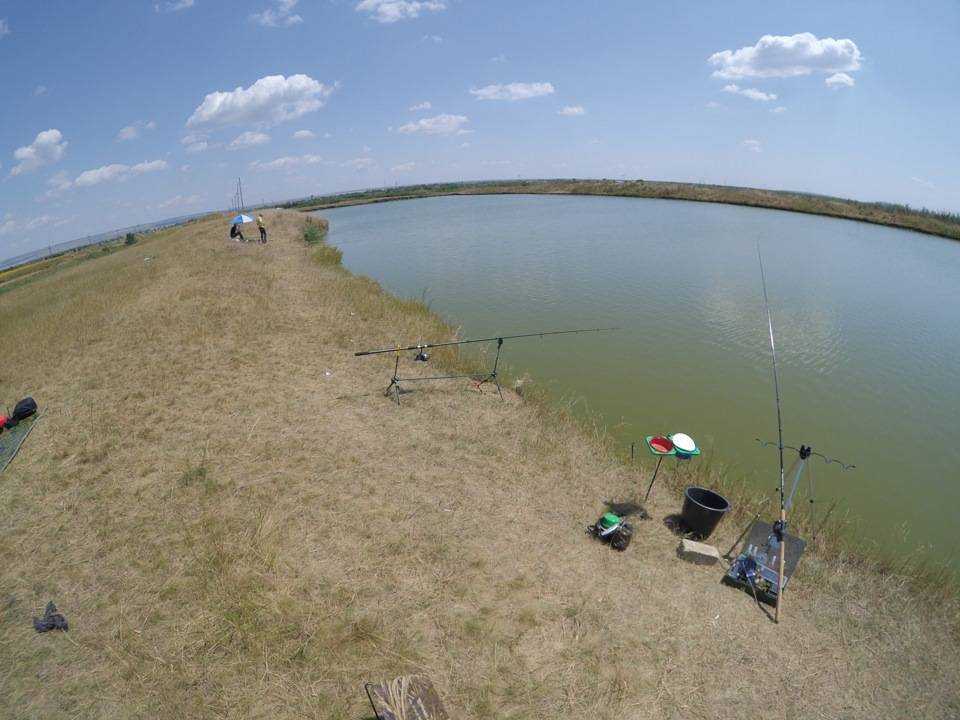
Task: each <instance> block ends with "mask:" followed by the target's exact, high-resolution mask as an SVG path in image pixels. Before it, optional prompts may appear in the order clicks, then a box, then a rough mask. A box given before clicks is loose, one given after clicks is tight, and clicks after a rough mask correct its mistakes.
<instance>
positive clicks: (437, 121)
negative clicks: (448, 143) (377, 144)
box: [397, 113, 469, 135]
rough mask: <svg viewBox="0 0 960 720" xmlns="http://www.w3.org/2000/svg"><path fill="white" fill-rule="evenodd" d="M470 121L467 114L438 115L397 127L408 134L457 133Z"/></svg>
mask: <svg viewBox="0 0 960 720" xmlns="http://www.w3.org/2000/svg"><path fill="white" fill-rule="evenodd" d="M467 122H469V119H468V118H467V117H466V116H465V115H447V114H446V113H444V114H443V115H437V116H435V117H429V118H421V119H420V120H417V121H416V122H410V123H407V124H406V125H401V126H400V127H399V128H397V132H401V133H404V134H407V135H412V134H414V133H421V134H423V135H455V134H458V133H460V131H461V130H462V129H463V125H464V123H467Z"/></svg>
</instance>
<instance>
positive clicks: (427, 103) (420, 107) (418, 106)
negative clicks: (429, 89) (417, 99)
mask: <svg viewBox="0 0 960 720" xmlns="http://www.w3.org/2000/svg"><path fill="white" fill-rule="evenodd" d="M432 107H433V105H431V104H430V101H429V100H424V101H423V102H422V103H417V104H416V105H411V106H410V112H416V111H417V110H429V109H430V108H432Z"/></svg>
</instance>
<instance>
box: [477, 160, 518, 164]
mask: <svg viewBox="0 0 960 720" xmlns="http://www.w3.org/2000/svg"><path fill="white" fill-rule="evenodd" d="M480 164H481V165H512V164H513V162H512V161H510V160H481V161H480Z"/></svg>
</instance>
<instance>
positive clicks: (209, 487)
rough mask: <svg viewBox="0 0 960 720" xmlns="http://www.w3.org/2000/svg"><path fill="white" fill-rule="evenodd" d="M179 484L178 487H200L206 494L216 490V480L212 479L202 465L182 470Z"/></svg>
mask: <svg viewBox="0 0 960 720" xmlns="http://www.w3.org/2000/svg"><path fill="white" fill-rule="evenodd" d="M179 483H180V487H192V486H200V487H202V488H203V491H204V492H205V493H208V494H209V493H212V492H213V491H214V490H216V489H217V482H216V480H214V479H213V477H212V476H211V475H210V472H209V471H208V470H207V467H206V465H203V464H201V465H197V466H196V467H192V468H187V469H186V470H184V471H183V474H182V475H181V476H180V480H179Z"/></svg>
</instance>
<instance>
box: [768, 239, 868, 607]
mask: <svg viewBox="0 0 960 720" xmlns="http://www.w3.org/2000/svg"><path fill="white" fill-rule="evenodd" d="M757 259H758V260H759V261H760V282H761V284H762V285H763V305H764V308H765V309H766V311H767V330H768V333H769V337H770V355H771V358H772V360H773V391H774V396H775V398H776V404H777V443H776V447H777V451H778V453H779V456H780V520H779V521H778V522H776V523H774V525H773V532H774V535H775V537H776V539H777V542H778V545H779V551H780V552H779V557H778V559H777V560H778V562H777V582H778V583H779V585H778V587H777V604H776V607H775V611H774V622H778V623H779V622H780V603H781V602H782V597H781V596H782V595H783V576H784V565H785V563H786V552H787V543H786V530H787V511H788V510H792V509H793V500H794V498H795V496H796V494H797V488H798V486H799V484H800V478H801V475H802V474H803V472H804V470H806V471H807V478H808V480H809V483H810V503H811V524H812V525H814V526H815V523H814V522H813V501H814V500H813V492H814V485H813V474H812V472H811V469H810V465H809V463H808V462H807V461H808V460H809V459H810V456H811V455H816V456H817V457H820V458H822V459H823V460H824V462H825V463H826V464H827V465H830V464H832V463H836V464H838V465H840V467H841V469H842V470H852V469H854V468H855V467H856V465H853V464H852V463H845V462H843V461H841V460H837V459H836V458H831V457H827V456H826V455H824V454H823V453H815V452H813V448H811V447H810V446H809V445H803V444H801V445H800V447H794V446H792V445H784V444H783V415H782V413H781V409H780V408H781V403H780V373H779V370H778V368H777V347H776V343H775V342H774V337H773V316H772V315H771V313H770V299H769V297H768V295H767V278H766V274H765V273H764V269H763V255H762V254H761V252H760V241H759V240H757ZM757 442H759V443H760V444H761V445H762V446H764V447H768V446H771V445H773V443H772V442H766V441H764V440H761V439H760V438H757ZM785 449H790V450H795V451H796V452H797V458H796V460H794V462H793V465H791V467H790V471H789V473H784V469H783V451H784V450H785ZM785 475H789V476H790V478H791V480H792V483H791V489H790V494H789V495H787V494H786V487H785V479H786V478H785ZM815 532H816V531H814V533H815ZM815 537H816V534H814V538H815Z"/></svg>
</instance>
